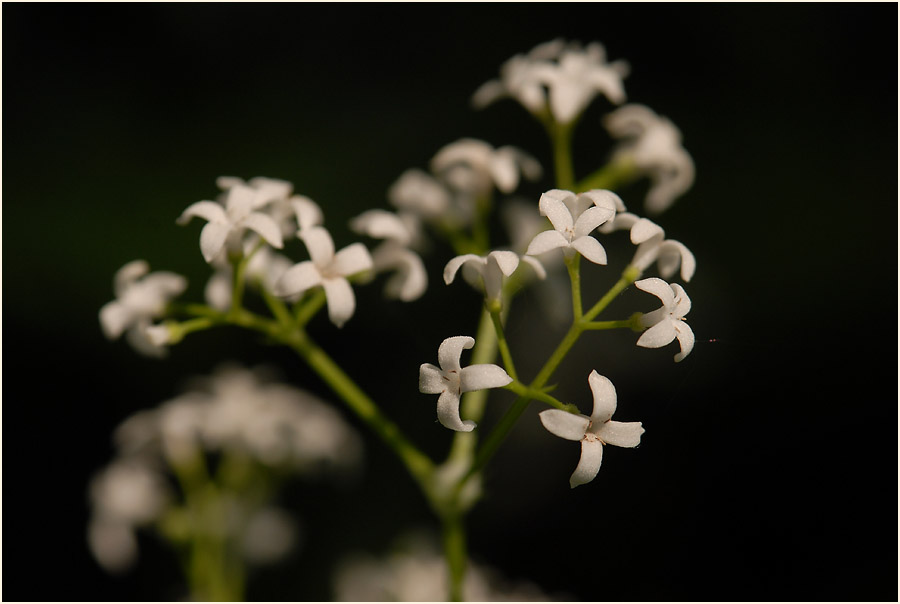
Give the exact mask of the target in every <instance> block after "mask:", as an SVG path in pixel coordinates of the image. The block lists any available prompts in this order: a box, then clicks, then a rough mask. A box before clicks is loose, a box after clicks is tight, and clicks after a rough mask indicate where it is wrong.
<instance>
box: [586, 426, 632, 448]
mask: <svg viewBox="0 0 900 604" xmlns="http://www.w3.org/2000/svg"><path fill="white" fill-rule="evenodd" d="M643 433H644V428H643V426H642V425H641V422H612V421H610V422H606V423H605V424H603V425H602V426H601V427H600V429H599V430H596V431H595V432H594V434H596V435H597V438H599V439H600V440H602V441H603V442H605V443H606V444H608V445H615V446H617V447H636V446H638V445H639V444H641V434H643Z"/></svg>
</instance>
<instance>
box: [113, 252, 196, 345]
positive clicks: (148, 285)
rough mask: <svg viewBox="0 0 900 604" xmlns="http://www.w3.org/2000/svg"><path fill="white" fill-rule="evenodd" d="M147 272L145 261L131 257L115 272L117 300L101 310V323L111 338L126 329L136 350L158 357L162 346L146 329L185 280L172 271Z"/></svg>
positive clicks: (161, 312)
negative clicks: (130, 260)
mask: <svg viewBox="0 0 900 604" xmlns="http://www.w3.org/2000/svg"><path fill="white" fill-rule="evenodd" d="M149 271H150V265H148V264H147V262H145V261H144V260H134V261H132V262H129V263H128V264H126V265H125V266H123V267H122V268H120V269H119V270H118V271H117V272H116V276H115V280H114V281H115V282H114V290H115V294H116V299H115V300H113V301H112V302H108V303H107V304H105V305H104V306H103V307H102V308H101V309H100V326H101V327H102V328H103V333H104V334H105V335H106V337H107V338H109V339H111V340H114V339H117V338H119V337H120V336H121V335H122V333H125V332H126V331H127V333H126V338H127V339H128V342H129V343H130V344H131V345H132V346H134V348H135V349H137V350H138V351H139V352H141V353H143V354H146V355H148V356H161V355H163V354H164V353H165V348H163V347H161V346H158V345H157V344H155V343H154V342H153V341H152V340H151V338H150V336H149V335H148V333H147V328H149V327H150V326H151V322H152V320H153V319H155V318H158V317H160V316H162V315H163V313H164V311H165V307H166V305H167V304H168V303H169V301H170V300H171V299H172V298H174V297H175V296H177V295H179V294H181V293H182V292H183V291H184V290H185V289H186V288H187V280H186V279H185V278H184V277H182V276H181V275H177V274H175V273H170V272H165V271H160V272H155V273H150V272H149ZM148 273H149V274H148Z"/></svg>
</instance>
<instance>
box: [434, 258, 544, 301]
mask: <svg viewBox="0 0 900 604" xmlns="http://www.w3.org/2000/svg"><path fill="white" fill-rule="evenodd" d="M519 260H520V257H519V255H518V254H516V253H515V252H510V251H506V250H495V251H493V252H491V253H490V254H488V255H487V256H476V255H475V254H463V255H462V256H456V257H455V258H451V259H450V262H448V263H447V265H446V266H445V267H444V283H446V284H447V285H450V284H451V283H453V280H454V279H455V278H456V273H457V272H459V269H460V268H461V267H462V269H463V278H465V280H466V281H467V282H468V283H469V284H470V285H471V286H472V287H475V288H476V289H480V288H481V287H482V286H483V287H484V293H485V296H486V297H487V299H488V300H490V301H496V300H499V299H500V296H501V294H502V291H503V277H509V276H510V275H512V274H513V273H514V272H516V269H517V268H518V267H519ZM521 260H524V261H525V262H526V263H527V264H528V265H529V266H531V268H533V269H534V272H535V273H536V274H537V276H538V278H539V279H543V278H544V277H545V276H546V275H547V272H546V271H545V270H544V267H543V265H542V264H541V263H540V262H539V261H538V260H537V259H535V258H530V257H528V256H522V257H521Z"/></svg>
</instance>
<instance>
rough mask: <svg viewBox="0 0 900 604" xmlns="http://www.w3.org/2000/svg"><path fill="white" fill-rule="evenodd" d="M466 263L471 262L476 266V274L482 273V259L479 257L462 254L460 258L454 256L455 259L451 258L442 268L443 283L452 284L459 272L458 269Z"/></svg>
mask: <svg viewBox="0 0 900 604" xmlns="http://www.w3.org/2000/svg"><path fill="white" fill-rule="evenodd" d="M467 262H473V263H475V264H477V265H478V269H479V271H478V272H482V271H483V270H484V259H482V258H481V256H476V255H475V254H463V255H462V256H456V257H455V258H451V259H450V262H448V263H447V265H446V266H445V267H444V283H446V284H447V285H450V284H451V283H453V280H454V279H455V278H456V273H457V272H458V271H459V268H460V267H461V266H462V265H463V264H466V263H467Z"/></svg>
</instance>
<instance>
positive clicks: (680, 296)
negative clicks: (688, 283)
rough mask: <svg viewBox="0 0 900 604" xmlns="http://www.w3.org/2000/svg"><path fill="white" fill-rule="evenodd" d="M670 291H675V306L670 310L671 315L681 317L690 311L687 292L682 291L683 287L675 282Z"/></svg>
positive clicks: (689, 300)
mask: <svg viewBox="0 0 900 604" xmlns="http://www.w3.org/2000/svg"><path fill="white" fill-rule="evenodd" d="M672 291H673V292H674V293H675V307H674V308H673V310H672V315H673V316H674V317H675V318H676V319H681V318H682V317H684V316H685V315H687V314H688V313H689V312H691V299H690V298H689V297H688V295H687V292H686V291H684V288H683V287H681V286H680V285H678V284H677V283H673V284H672Z"/></svg>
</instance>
